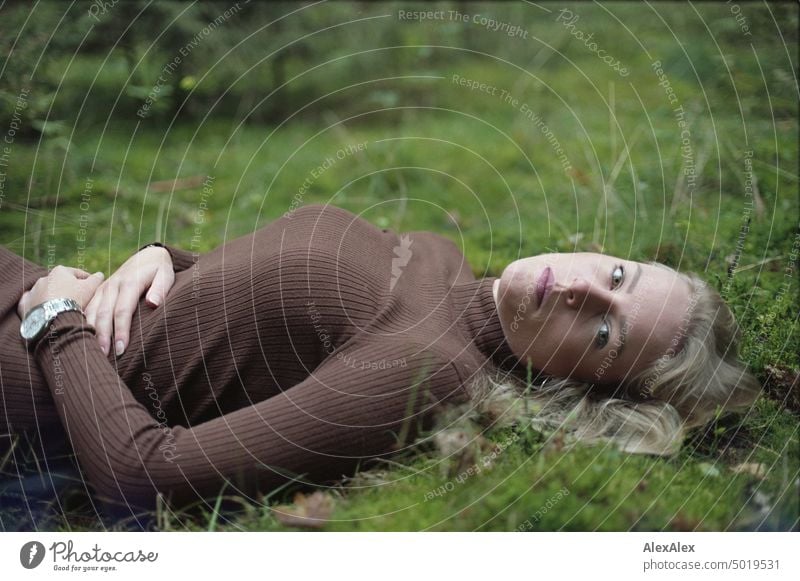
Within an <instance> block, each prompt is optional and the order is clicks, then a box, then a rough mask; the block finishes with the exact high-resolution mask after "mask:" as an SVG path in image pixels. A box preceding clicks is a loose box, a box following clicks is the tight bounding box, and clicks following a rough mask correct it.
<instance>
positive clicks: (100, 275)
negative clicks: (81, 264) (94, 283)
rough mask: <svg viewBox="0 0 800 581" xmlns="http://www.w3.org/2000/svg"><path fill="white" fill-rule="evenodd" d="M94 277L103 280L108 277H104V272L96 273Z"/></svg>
mask: <svg viewBox="0 0 800 581" xmlns="http://www.w3.org/2000/svg"><path fill="white" fill-rule="evenodd" d="M94 275H95V276H99V277H100V278H101V279H103V278H105V277H106V275H104V274H103V273H102V272H95V273H94Z"/></svg>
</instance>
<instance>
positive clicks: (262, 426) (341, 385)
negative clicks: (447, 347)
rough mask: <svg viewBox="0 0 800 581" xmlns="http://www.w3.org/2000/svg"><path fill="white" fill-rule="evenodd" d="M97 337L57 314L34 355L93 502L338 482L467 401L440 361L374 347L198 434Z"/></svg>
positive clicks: (343, 354)
mask: <svg viewBox="0 0 800 581" xmlns="http://www.w3.org/2000/svg"><path fill="white" fill-rule="evenodd" d="M92 329H93V328H92V327H91V326H90V325H88V324H86V323H85V319H84V317H83V315H81V314H80V313H77V312H65V313H62V314H60V315H58V317H56V319H55V321H54V322H53V323H52V324H51V327H50V330H49V332H48V333H47V334H46V335H45V336H44V338H43V339H40V341H39V342H38V343H37V345H36V347H35V356H36V359H37V361H38V363H39V365H40V366H41V369H42V371H43V373H44V375H45V376H46V379H47V383H48V385H49V386H50V389H51V391H52V393H53V397H54V399H55V402H56V407H57V409H58V413H59V416H60V419H61V422H62V424H63V426H64V429H65V431H66V433H67V434H68V437H69V438H70V440H71V443H72V446H73V449H74V450H75V453H76V455H77V457H78V460H79V462H80V464H81V467H82V469H83V470H84V472H85V473H86V476H87V478H88V481H89V483H90V484H91V485H92V486H93V488H94V489H95V491H96V492H97V494H98V496H99V497H100V498H101V499H106V500H111V501H112V502H121V503H124V504H128V505H136V506H140V507H143V508H150V509H152V508H153V507H154V506H155V504H156V498H157V496H158V494H159V493H161V494H163V495H164V497H165V498H166V499H167V500H168V501H171V503H172V504H175V505H184V504H185V503H188V502H191V501H197V500H198V499H201V498H213V497H214V496H216V495H217V494H218V493H220V492H221V491H223V487H224V493H225V494H243V495H248V496H249V495H254V494H256V493H257V492H265V491H266V490H268V489H273V488H275V487H277V486H278V485H280V484H283V483H285V482H287V481H289V480H292V479H299V480H300V481H306V480H311V481H312V482H320V481H322V480H327V479H338V478H341V477H342V476H344V475H348V474H352V473H353V472H354V469H355V468H357V467H358V466H359V464H360V462H362V461H364V460H365V459H367V458H372V457H375V456H380V455H384V454H391V453H394V452H396V451H399V450H401V449H403V447H404V446H407V445H408V444H411V443H413V442H414V439H415V438H416V437H417V436H418V435H420V433H421V432H420V431H419V429H420V427H422V429H423V431H427V430H429V429H430V427H431V426H432V424H430V423H426V422H428V421H429V420H430V419H432V413H433V412H434V411H435V410H436V409H437V407H438V404H439V403H440V402H441V401H443V400H445V399H448V398H449V397H450V396H451V395H452V394H454V393H463V389H462V387H461V385H460V382H459V378H458V374H457V372H456V370H455V366H454V365H453V364H452V363H451V362H450V361H449V360H448V359H447V358H445V357H443V356H440V355H437V354H435V353H433V352H431V351H430V350H429V349H427V348H420V347H415V346H413V345H406V344H397V343H394V344H384V343H381V342H378V341H376V342H374V343H373V344H371V345H369V346H368V347H358V348H351V349H350V350H344V351H340V352H337V353H336V354H331V355H330V356H329V357H328V359H326V360H325V362H323V364H322V365H320V366H319V367H318V368H317V369H316V370H314V372H313V373H312V374H311V375H310V376H308V377H307V378H306V379H305V380H304V381H302V382H301V383H299V384H297V385H295V386H293V387H291V388H289V389H287V390H286V391H284V392H282V393H280V394H278V395H276V396H273V397H271V398H269V399H266V400H264V401H261V402H258V403H255V404H254V405H251V406H247V407H245V408H242V409H239V410H236V411H234V412H231V413H228V414H225V415H223V416H220V417H218V418H215V419H213V420H210V421H207V422H204V423H201V424H199V425H196V426H192V427H183V426H177V425H173V426H167V425H166V424H165V422H161V423H159V421H158V420H157V419H156V418H154V417H153V416H151V415H150V413H149V412H148V410H147V408H146V407H145V406H144V405H142V404H141V403H139V402H138V401H136V399H135V398H134V397H133V396H132V394H131V392H130V390H129V389H128V387H127V386H126V385H125V384H124V383H123V382H122V380H121V379H120V378H119V377H118V376H117V375H116V373H115V371H114V369H113V367H112V365H111V364H110V363H109V361H108V359H107V358H106V357H105V356H104V355H103V353H102V351H100V347H99V345H98V343H97V341H96V340H95V339H94V335H93V332H92ZM342 347H343V348H346V347H347V344H345V345H344V346H342ZM295 477H296V478H295Z"/></svg>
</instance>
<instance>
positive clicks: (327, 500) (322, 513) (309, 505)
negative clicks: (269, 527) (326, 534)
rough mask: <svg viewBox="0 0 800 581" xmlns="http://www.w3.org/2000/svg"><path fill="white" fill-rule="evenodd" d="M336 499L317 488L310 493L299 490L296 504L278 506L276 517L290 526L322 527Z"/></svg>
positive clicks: (295, 499) (275, 509)
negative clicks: (306, 493)
mask: <svg viewBox="0 0 800 581" xmlns="http://www.w3.org/2000/svg"><path fill="white" fill-rule="evenodd" d="M333 506H334V499H333V496H331V495H330V494H328V493H327V492H322V491H321V490H316V491H314V492H313V493H311V494H310V495H305V494H303V493H302V492H297V493H296V494H295V495H294V504H291V505H280V506H276V507H275V508H274V509H273V510H274V511H275V518H277V519H278V521H279V522H280V523H282V524H284V525H287V526H290V527H306V528H315V529H318V528H321V527H323V526H324V525H325V523H326V522H327V521H328V519H329V518H330V516H331V513H332V512H333Z"/></svg>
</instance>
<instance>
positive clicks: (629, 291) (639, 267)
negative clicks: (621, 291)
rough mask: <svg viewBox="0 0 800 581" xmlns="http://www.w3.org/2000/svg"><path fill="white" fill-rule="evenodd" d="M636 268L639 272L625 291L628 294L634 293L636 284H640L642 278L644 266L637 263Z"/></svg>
mask: <svg viewBox="0 0 800 581" xmlns="http://www.w3.org/2000/svg"><path fill="white" fill-rule="evenodd" d="M636 266H637V267H638V270H637V271H636V276H634V277H633V280H632V281H631V284H629V285H628V288H627V289H625V292H626V293H632V292H633V289H634V287H636V283H637V282H639V277H640V276H642V265H641V264H639V263H638V262H637V263H636Z"/></svg>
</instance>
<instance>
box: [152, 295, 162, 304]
mask: <svg viewBox="0 0 800 581" xmlns="http://www.w3.org/2000/svg"><path fill="white" fill-rule="evenodd" d="M150 302H151V303H153V304H154V305H155V306H158V305H160V304H161V297H160V296H158V295H153V296H152V297H150Z"/></svg>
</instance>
